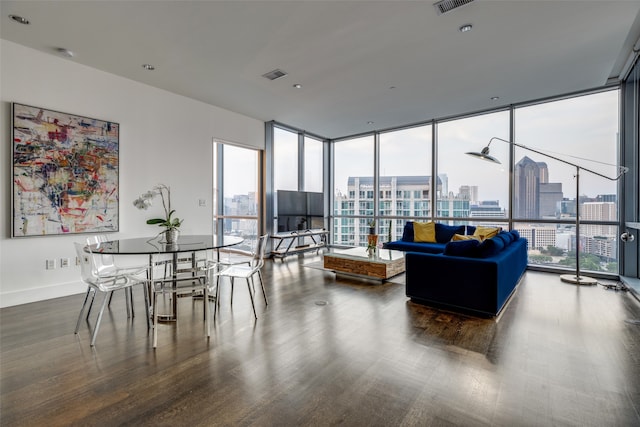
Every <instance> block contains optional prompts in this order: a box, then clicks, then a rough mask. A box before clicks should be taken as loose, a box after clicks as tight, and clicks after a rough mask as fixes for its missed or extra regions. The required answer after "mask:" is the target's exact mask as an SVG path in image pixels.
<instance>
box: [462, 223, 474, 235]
mask: <svg viewBox="0 0 640 427" xmlns="http://www.w3.org/2000/svg"><path fill="white" fill-rule="evenodd" d="M463 227H464V226H463ZM475 232H476V227H475V226H474V225H467V232H466V233H465V234H466V235H467V236H473V233H475Z"/></svg>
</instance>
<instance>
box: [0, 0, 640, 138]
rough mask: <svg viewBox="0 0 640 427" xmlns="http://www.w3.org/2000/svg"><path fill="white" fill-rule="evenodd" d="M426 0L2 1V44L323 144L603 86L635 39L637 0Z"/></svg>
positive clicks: (639, 33) (639, 28)
mask: <svg viewBox="0 0 640 427" xmlns="http://www.w3.org/2000/svg"><path fill="white" fill-rule="evenodd" d="M433 3H435V1H403V0H395V1H372V0H359V1H330V0H315V1H301V0H298V1H272V0H262V1H243V0H235V1H188V0H182V1H126V2H125V1H114V0H110V1H98V0H85V1H5V0H1V2H0V15H1V16H0V19H1V20H0V27H1V28H0V36H1V37H2V38H3V39H6V40H10V41H12V42H15V43H19V44H22V45H25V46H28V47H31V48H34V49H38V50H41V51H43V52H48V53H51V54H54V55H56V54H58V53H57V52H56V48H59V47H63V48H67V49H69V50H71V51H73V52H74V53H75V56H74V57H73V58H71V59H69V60H70V61H74V62H77V63H79V64H84V65H87V66H90V67H94V68H97V69H100V70H104V71H107V72H109V73H113V74H117V75H120V76H123V77H126V78H129V79H132V80H136V81H139V82H142V83H146V84H149V85H151V86H155V87H158V88H162V89H166V90H168V91H171V92H174V93H177V94H181V95H184V96H188V97H190V98H194V99H197V100H200V101H202V102H205V103H208V104H213V105H217V106H220V107H223V108H226V109H229V110H232V111H236V112H238V113H242V114H245V115H247V116H250V117H254V118H256V119H259V120H263V121H269V120H276V121H279V122H282V123H286V124H288V125H291V126H295V127H298V128H300V129H304V130H306V131H308V132H311V133H315V134H318V135H321V136H325V137H330V138H335V137H340V136H345V135H352V134H356V133H361V132H367V131H371V130H374V129H385V128H389V127H393V126H399V125H404V124H410V123H415V122H421V121H425V120H429V119H432V118H441V117H446V116H450V115H454V114H462V113H468V112H475V111H481V110H484V109H488V108H492V107H496V106H502V105H509V104H513V103H519V102H523V101H528V100H532V99H539V98H544V97H548V96H553V95H558V94H565V93H570V92H575V91H580V90H585V89H592V88H595V87H599V86H602V85H604V84H606V83H607V81H608V80H609V79H610V78H616V77H617V76H618V75H619V74H620V71H621V69H622V68H623V66H624V64H625V62H626V61H627V59H628V58H629V56H630V54H631V49H632V48H633V45H634V44H635V43H636V41H637V40H638V38H639V37H640V14H639V11H640V0H635V1H615V0H605V1H591V0H572V1H558V0H555V1H551V0H537V1H526V0H510V1H506V0H498V1H493V0H475V1H474V2H473V3H470V4H467V5H465V6H462V7H460V8H458V9H455V10H453V11H451V12H449V13H446V14H443V15H438V14H437V12H436V10H435V8H434V7H433ZM11 14H15V15H20V16H23V17H25V18H27V19H29V20H30V21H31V24H30V25H28V26H25V25H20V24H17V23H15V22H13V21H12V20H11V19H10V18H9V17H8V16H9V15H11ZM467 23H470V24H472V25H473V30H472V31H471V32H467V33H462V32H460V31H459V30H458V28H459V27H460V26H461V25H463V24H467ZM144 63H149V64H153V65H154V66H155V67H156V70H155V71H145V70H144V69H143V68H142V66H141V65H142V64H144ZM276 68H280V69H282V70H284V71H286V72H287V73H289V75H287V76H286V77H283V78H281V79H278V80H275V81H269V80H267V79H265V78H263V77H261V76H262V74H264V73H266V72H268V71H271V70H273V69H276ZM295 83H300V84H301V85H302V86H303V87H302V88H301V89H295V88H294V87H293V85H294V84H295ZM493 96H499V97H500V99H499V100H497V101H492V100H491V99H490V98H491V97H493ZM369 121H373V122H374V123H373V124H368V123H367V122H369Z"/></svg>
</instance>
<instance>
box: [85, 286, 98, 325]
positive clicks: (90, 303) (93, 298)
mask: <svg viewBox="0 0 640 427" xmlns="http://www.w3.org/2000/svg"><path fill="white" fill-rule="evenodd" d="M92 291H93V292H92V293H91V301H89V308H88V309H87V317H86V320H89V316H90V315H91V309H92V308H93V301H94V300H95V299H96V291H95V289H92Z"/></svg>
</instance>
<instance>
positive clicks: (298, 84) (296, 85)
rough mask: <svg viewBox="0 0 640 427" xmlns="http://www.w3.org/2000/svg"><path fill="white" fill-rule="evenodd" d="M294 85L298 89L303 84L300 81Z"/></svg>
mask: <svg viewBox="0 0 640 427" xmlns="http://www.w3.org/2000/svg"><path fill="white" fill-rule="evenodd" d="M293 87H295V88H296V89H300V88H301V87H302V85H301V84H300V83H296V84H294V85H293Z"/></svg>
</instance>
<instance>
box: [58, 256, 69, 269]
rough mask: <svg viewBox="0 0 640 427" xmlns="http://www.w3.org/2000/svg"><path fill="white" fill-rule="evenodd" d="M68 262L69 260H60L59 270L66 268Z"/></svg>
mask: <svg viewBox="0 0 640 427" xmlns="http://www.w3.org/2000/svg"><path fill="white" fill-rule="evenodd" d="M70 262H71V260H70V259H69V258H60V268H68V267H69V263H70Z"/></svg>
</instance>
